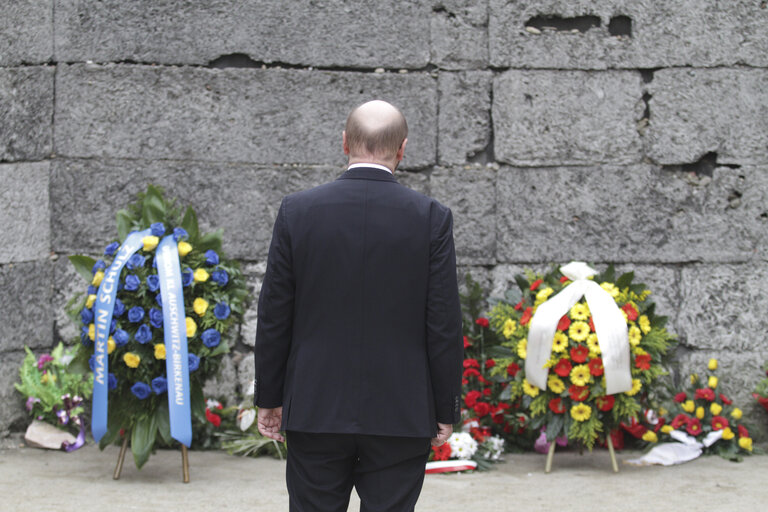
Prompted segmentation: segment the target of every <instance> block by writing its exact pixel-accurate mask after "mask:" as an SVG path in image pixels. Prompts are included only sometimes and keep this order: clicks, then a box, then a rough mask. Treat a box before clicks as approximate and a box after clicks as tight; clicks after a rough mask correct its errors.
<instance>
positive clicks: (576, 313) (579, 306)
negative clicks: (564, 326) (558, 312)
mask: <svg viewBox="0 0 768 512" xmlns="http://www.w3.org/2000/svg"><path fill="white" fill-rule="evenodd" d="M570 315H571V320H587V319H589V306H587V305H586V304H584V303H583V302H577V303H576V304H574V305H573V307H572V308H571V311H570Z"/></svg>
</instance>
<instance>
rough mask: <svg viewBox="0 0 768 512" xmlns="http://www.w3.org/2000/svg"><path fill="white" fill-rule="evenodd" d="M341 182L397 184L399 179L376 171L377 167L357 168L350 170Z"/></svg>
mask: <svg viewBox="0 0 768 512" xmlns="http://www.w3.org/2000/svg"><path fill="white" fill-rule="evenodd" d="M339 179H340V180H373V181H390V182H392V183H397V182H398V181H397V179H395V177H394V176H393V175H392V174H391V173H388V172H387V171H382V170H381V169H376V168H375V167H355V168H354V169H348V170H347V171H346V172H345V173H344V174H342V175H341V176H340V177H339Z"/></svg>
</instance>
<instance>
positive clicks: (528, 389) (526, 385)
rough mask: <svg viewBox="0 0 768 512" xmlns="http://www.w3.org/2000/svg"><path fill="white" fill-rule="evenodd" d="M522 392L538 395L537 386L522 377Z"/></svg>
mask: <svg viewBox="0 0 768 512" xmlns="http://www.w3.org/2000/svg"><path fill="white" fill-rule="evenodd" d="M523 393H525V394H526V395H528V396H538V395H539V388H537V387H536V386H534V385H532V384H531V383H530V382H528V379H523Z"/></svg>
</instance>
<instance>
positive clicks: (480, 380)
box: [477, 373, 490, 386]
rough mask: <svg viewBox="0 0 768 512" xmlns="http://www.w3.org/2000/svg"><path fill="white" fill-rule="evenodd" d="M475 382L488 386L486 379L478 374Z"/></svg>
mask: <svg viewBox="0 0 768 512" xmlns="http://www.w3.org/2000/svg"><path fill="white" fill-rule="evenodd" d="M477 382H481V383H483V384H485V385H486V386H487V385H490V382H489V381H488V379H486V378H485V377H483V376H482V375H480V374H479V373H478V374H477Z"/></svg>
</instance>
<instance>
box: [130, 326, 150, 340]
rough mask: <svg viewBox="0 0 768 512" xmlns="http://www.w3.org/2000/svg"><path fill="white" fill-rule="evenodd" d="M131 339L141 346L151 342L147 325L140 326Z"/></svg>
mask: <svg viewBox="0 0 768 512" xmlns="http://www.w3.org/2000/svg"><path fill="white" fill-rule="evenodd" d="M133 339H135V340H136V341H138V342H139V343H141V344H142V345H143V344H145V343H148V342H150V341H152V329H150V328H149V326H148V325H147V324H141V325H140V326H139V328H138V329H137V330H136V334H134V335H133Z"/></svg>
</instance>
